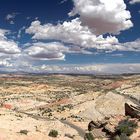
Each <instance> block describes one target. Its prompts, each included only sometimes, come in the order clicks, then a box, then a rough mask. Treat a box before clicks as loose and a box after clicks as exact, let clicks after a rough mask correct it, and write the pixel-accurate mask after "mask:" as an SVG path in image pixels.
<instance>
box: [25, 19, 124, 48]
mask: <svg viewBox="0 0 140 140" xmlns="http://www.w3.org/2000/svg"><path fill="white" fill-rule="evenodd" d="M26 33H29V34H33V37H32V38H33V39H41V40H47V39H53V40H58V41H62V42H64V43H71V44H73V46H76V47H77V46H80V47H81V48H95V49H104V50H118V49H121V50H122V46H118V43H119V41H118V39H117V38H116V37H115V36H108V37H106V38H104V37H103V36H102V35H100V36H96V35H95V34H94V33H92V32H91V31H90V30H89V28H88V27H87V26H82V25H81V21H80V20H79V19H78V18H76V19H73V20H71V21H65V22H64V23H62V24H60V23H58V24H57V25H53V24H49V23H48V24H44V25H41V23H40V21H34V22H32V24H31V26H30V27H29V28H28V29H26ZM73 49H74V48H73Z"/></svg>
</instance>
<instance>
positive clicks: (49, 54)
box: [25, 42, 68, 60]
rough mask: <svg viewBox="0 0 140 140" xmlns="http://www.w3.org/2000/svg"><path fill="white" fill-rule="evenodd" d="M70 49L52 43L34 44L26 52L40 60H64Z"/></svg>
mask: <svg viewBox="0 0 140 140" xmlns="http://www.w3.org/2000/svg"><path fill="white" fill-rule="evenodd" d="M67 51H68V48H66V47H65V46H64V45H63V44H61V43H58V42H51V43H42V42H38V43H34V44H32V45H31V46H30V47H29V48H28V49H26V50H25V52H26V53H27V54H28V55H29V56H31V57H33V58H36V59H40V60H64V59H65V54H64V52H67Z"/></svg>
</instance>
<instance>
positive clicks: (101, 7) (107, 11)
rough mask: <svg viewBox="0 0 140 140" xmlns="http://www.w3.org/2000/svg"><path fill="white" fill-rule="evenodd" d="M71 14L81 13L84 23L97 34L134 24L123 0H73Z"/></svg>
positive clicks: (116, 31) (122, 28)
mask: <svg viewBox="0 0 140 140" xmlns="http://www.w3.org/2000/svg"><path fill="white" fill-rule="evenodd" d="M73 2H74V6H75V7H74V8H73V10H72V11H71V12H70V13H69V15H70V16H73V15H76V14H79V15H80V20H81V21H82V25H86V26H88V27H89V28H90V29H92V30H93V31H94V33H95V34H98V35H99V34H104V33H114V34H116V33H119V32H120V31H122V30H126V29H129V28H130V27H132V26H133V24H132V22H131V20H130V18H131V15H130V12H129V11H128V10H126V4H125V3H124V1H123V0H113V1H112V0H86V1H85V0H73Z"/></svg>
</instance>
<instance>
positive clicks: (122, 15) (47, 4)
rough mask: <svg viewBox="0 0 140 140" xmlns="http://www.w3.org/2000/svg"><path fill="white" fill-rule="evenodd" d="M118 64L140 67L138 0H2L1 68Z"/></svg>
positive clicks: (106, 68)
mask: <svg viewBox="0 0 140 140" xmlns="http://www.w3.org/2000/svg"><path fill="white" fill-rule="evenodd" d="M115 66H116V71H115V73H122V72H124V73H125V72H140V0H125V1H124V0H87V1H84V0H20V1H19V0H11V1H9V0H1V1H0V70H1V71H9V72H11V71H27V72H78V73H80V72H83V73H88V72H90V73H94V72H102V73H104V72H105V73H110V72H111V73H112V69H113V68H114V67H115ZM58 67H59V68H58ZM95 67H96V68H95ZM120 67H121V68H122V67H124V68H123V71H120ZM58 69H59V70H58ZM65 69H66V70H65ZM81 69H82V70H81ZM83 69H84V70H83Z"/></svg>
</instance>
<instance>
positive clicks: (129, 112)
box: [125, 103, 140, 119]
mask: <svg viewBox="0 0 140 140" xmlns="http://www.w3.org/2000/svg"><path fill="white" fill-rule="evenodd" d="M125 115H126V116H131V117H132V118H138V119H140V108H139V107H135V106H133V105H129V104H127V103H125Z"/></svg>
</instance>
